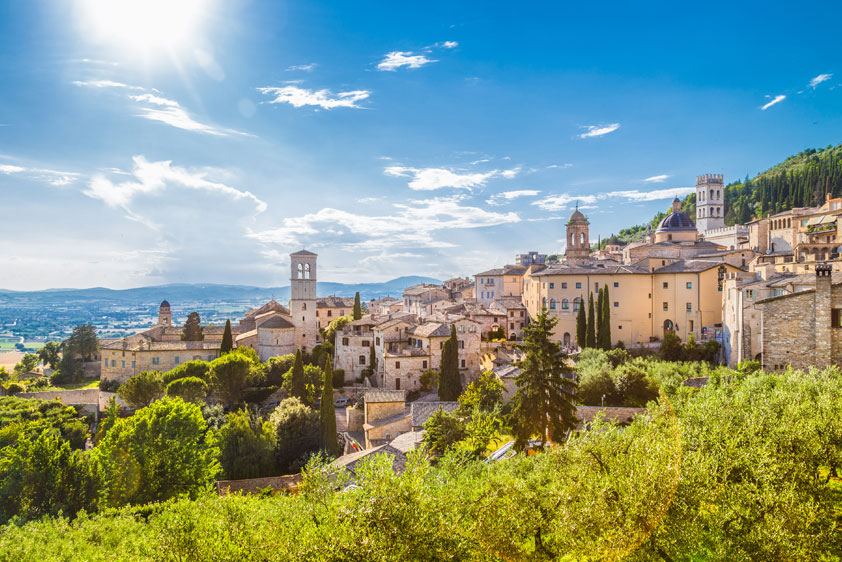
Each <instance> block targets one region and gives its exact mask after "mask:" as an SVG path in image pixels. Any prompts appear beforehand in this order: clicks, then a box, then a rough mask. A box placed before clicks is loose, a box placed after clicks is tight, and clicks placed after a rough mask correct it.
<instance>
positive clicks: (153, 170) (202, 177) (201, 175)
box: [82, 156, 266, 228]
mask: <svg viewBox="0 0 842 562" xmlns="http://www.w3.org/2000/svg"><path fill="white" fill-rule="evenodd" d="M132 161H133V163H134V166H133V168H132V175H133V176H134V179H133V180H129V181H124V182H120V183H115V182H112V181H111V180H109V179H108V178H107V177H105V175H103V174H97V175H95V176H93V177H92V178H91V180H90V181H89V182H88V187H87V189H85V190H84V191H83V192H82V193H84V194H85V195H87V196H88V197H91V198H93V199H99V200H101V201H103V202H104V203H105V204H106V205H108V206H109V207H112V208H120V209H123V210H124V211H126V213H127V215H126V217H127V218H129V219H131V220H134V221H137V222H140V223H142V224H145V225H146V226H149V227H150V228H157V226H158V225H156V224H155V223H154V222H153V221H152V220H150V219H148V218H146V217H144V216H141V215H139V214H137V213H135V212H134V211H133V210H132V208H131V206H132V203H133V201H134V200H135V198H137V197H138V196H142V195H156V194H160V193H162V192H164V191H166V190H167V188H168V187H180V188H184V189H188V190H199V191H206V192H213V193H217V194H221V195H224V196H227V197H229V198H230V199H232V200H235V201H238V200H249V201H252V202H253V204H254V207H255V214H259V213H262V212H263V211H265V210H266V203H264V202H263V201H261V200H260V199H258V198H257V197H256V196H255V195H254V194H252V193H251V192H250V191H240V190H238V189H235V188H233V187H229V186H228V185H225V184H223V183H218V182H213V181H210V180H208V179H207V178H206V175H207V174H206V173H205V172H190V171H188V170H187V169H185V168H181V167H178V166H173V165H172V162H171V161H168V160H167V161H161V162H149V161H148V160H147V159H146V158H145V157H143V156H135V157H133V158H132Z"/></svg>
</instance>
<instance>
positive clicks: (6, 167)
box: [0, 164, 26, 174]
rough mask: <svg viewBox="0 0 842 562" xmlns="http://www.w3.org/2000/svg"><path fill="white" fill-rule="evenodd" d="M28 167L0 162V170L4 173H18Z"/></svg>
mask: <svg viewBox="0 0 842 562" xmlns="http://www.w3.org/2000/svg"><path fill="white" fill-rule="evenodd" d="M24 170H26V168H21V167H20V166H12V165H11V164H0V172H3V173H4V174H16V173H18V172H23V171H24Z"/></svg>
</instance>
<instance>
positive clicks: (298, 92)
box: [257, 86, 371, 109]
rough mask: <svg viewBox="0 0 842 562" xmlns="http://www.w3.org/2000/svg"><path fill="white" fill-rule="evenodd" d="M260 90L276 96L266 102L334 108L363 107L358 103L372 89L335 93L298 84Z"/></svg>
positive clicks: (368, 94) (259, 90) (369, 93)
mask: <svg viewBox="0 0 842 562" xmlns="http://www.w3.org/2000/svg"><path fill="white" fill-rule="evenodd" d="M257 91H258V92H260V93H261V94H266V95H268V96H275V97H274V98H273V99H271V100H269V101H267V102H265V103H288V104H290V105H291V106H293V107H304V106H308V105H311V106H314V107H321V108H323V109H334V108H337V107H354V108H357V109H362V107H361V106H359V105H357V102H358V101H362V100H364V99H366V98H368V96H370V95H371V90H352V91H349V92H338V93H336V94H335V95H334V94H333V93H331V91H330V90H326V89H325V90H307V89H305V88H299V87H298V86H283V87H280V88H278V87H265V88H258V89H257Z"/></svg>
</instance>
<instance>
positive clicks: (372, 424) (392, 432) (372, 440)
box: [363, 389, 411, 449]
mask: <svg viewBox="0 0 842 562" xmlns="http://www.w3.org/2000/svg"><path fill="white" fill-rule="evenodd" d="M364 408H365V409H364V415H365V418H364V423H363V431H365V448H366V449H370V448H372V447H378V446H380V445H384V444H386V443H388V442H389V441H391V440H392V439H394V438H395V437H397V436H398V435H401V434H402V433H406V432H408V431H409V430H410V429H411V418H410V410H409V408H407V407H406V392H405V391H402V390H379V389H372V390H367V391H366V393H365V406H364Z"/></svg>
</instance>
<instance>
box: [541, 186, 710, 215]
mask: <svg viewBox="0 0 842 562" xmlns="http://www.w3.org/2000/svg"><path fill="white" fill-rule="evenodd" d="M695 191H696V188H694V187H671V188H668V189H656V190H653V191H640V190H637V189H626V190H619V191H609V192H606V193H597V194H593V195H571V194H569V193H561V194H558V195H550V196H548V197H545V198H543V199H540V200H538V201H535V202H533V203H532V204H533V205H536V206H537V207H538V208H540V209H543V210H544V211H563V210H565V209H569V208H570V207H571V204H573V203H576V202H578V203H579V207H580V208H583V209H584V208H587V207H586V206H587V205H593V204H594V203H596V202H597V201H601V200H604V199H626V200H628V201H632V202H635V203H641V202H646V201H659V200H661V199H672V198H673V197H683V196H685V195H689V194H690V193H694V192H695Z"/></svg>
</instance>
